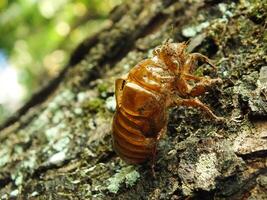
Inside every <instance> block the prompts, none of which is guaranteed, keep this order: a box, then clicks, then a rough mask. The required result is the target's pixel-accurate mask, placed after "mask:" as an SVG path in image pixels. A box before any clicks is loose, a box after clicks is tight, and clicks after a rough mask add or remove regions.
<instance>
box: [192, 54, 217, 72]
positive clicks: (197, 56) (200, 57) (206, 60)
mask: <svg viewBox="0 0 267 200" xmlns="http://www.w3.org/2000/svg"><path fill="white" fill-rule="evenodd" d="M191 57H192V58H191V59H193V60H195V61H197V60H200V61H202V62H204V63H208V64H209V65H210V66H211V67H212V68H213V69H214V70H216V69H217V67H216V66H215V65H214V64H213V63H212V61H211V60H210V59H209V58H208V57H207V56H204V55H202V54H201V53H192V54H191Z"/></svg>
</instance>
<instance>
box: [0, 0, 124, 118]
mask: <svg viewBox="0 0 267 200" xmlns="http://www.w3.org/2000/svg"><path fill="white" fill-rule="evenodd" d="M120 3H122V0H75V1H74V0H0V123H1V122H3V121H4V120H5V119H6V118H7V117H8V116H10V115H11V114H12V112H14V111H15V110H16V109H18V108H19V107H20V106H21V105H22V104H23V102H25V101H26V100H27V99H29V98H30V96H31V95H32V93H33V92H35V91H36V90H37V89H38V88H40V87H42V86H43V85H44V84H46V83H47V81H48V80H50V79H51V78H53V77H54V76H56V75H57V74H58V73H59V72H60V70H61V68H62V67H63V66H64V64H65V63H66V62H67V61H68V58H69V55H70V53H71V52H72V51H73V50H74V49H75V47H76V46H77V45H78V44H79V43H80V42H81V41H83V39H85V38H87V37H89V36H90V35H92V34H94V33H96V32H97V31H99V30H100V29H102V28H103V27H105V26H106V25H107V24H108V23H109V21H108V19H107V17H108V14H109V12H110V11H111V9H113V8H114V7H115V6H116V5H118V4H120Z"/></svg>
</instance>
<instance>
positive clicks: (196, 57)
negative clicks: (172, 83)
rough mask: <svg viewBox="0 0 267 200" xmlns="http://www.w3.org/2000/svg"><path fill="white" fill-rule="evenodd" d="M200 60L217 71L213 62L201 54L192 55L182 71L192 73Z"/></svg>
mask: <svg viewBox="0 0 267 200" xmlns="http://www.w3.org/2000/svg"><path fill="white" fill-rule="evenodd" d="M198 60H200V61H202V62H204V63H208V64H209V65H210V66H211V67H212V68H213V69H214V70H216V69H217V68H216V66H215V65H214V64H213V63H212V62H211V60H210V59H209V58H208V57H206V56H204V55H202V54H200V53H192V54H190V55H189V57H188V58H187V60H186V61H185V64H184V66H183V68H182V71H183V72H184V73H192V71H193V69H194V68H195V67H196V65H197V61H198Z"/></svg>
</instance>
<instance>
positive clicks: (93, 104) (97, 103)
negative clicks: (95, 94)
mask: <svg viewBox="0 0 267 200" xmlns="http://www.w3.org/2000/svg"><path fill="white" fill-rule="evenodd" d="M104 103H105V101H104V100H102V99H99V98H93V99H90V100H89V101H87V102H86V103H85V106H84V107H86V108H87V109H89V111H92V112H97V111H98V110H99V109H100V108H101V107H102V106H103V104H104Z"/></svg>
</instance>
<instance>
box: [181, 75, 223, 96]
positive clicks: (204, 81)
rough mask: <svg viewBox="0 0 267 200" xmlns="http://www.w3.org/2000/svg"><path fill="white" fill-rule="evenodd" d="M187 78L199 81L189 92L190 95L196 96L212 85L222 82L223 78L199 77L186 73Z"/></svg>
mask: <svg viewBox="0 0 267 200" xmlns="http://www.w3.org/2000/svg"><path fill="white" fill-rule="evenodd" d="M184 77H185V79H187V80H194V81H199V82H198V83H197V84H196V85H195V86H194V87H193V88H191V90H190V91H189V92H188V95H189V96H191V97H196V96H199V95H201V94H203V93H204V92H206V90H207V89H208V88H209V87H211V86H212V85H215V84H218V83H222V79H220V78H214V79H212V78H210V77H197V76H193V75H190V74H185V75H184Z"/></svg>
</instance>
